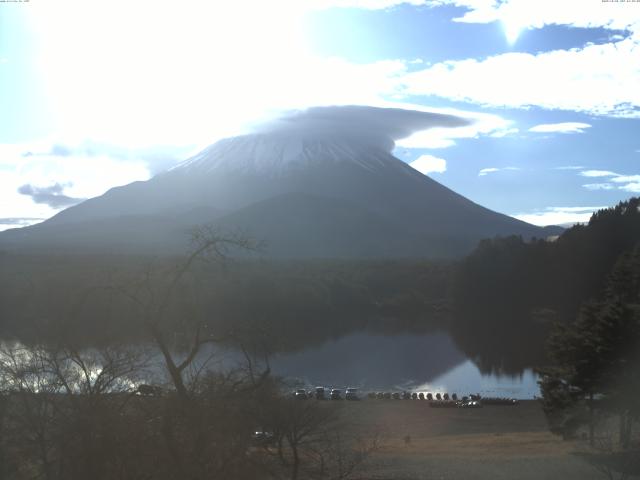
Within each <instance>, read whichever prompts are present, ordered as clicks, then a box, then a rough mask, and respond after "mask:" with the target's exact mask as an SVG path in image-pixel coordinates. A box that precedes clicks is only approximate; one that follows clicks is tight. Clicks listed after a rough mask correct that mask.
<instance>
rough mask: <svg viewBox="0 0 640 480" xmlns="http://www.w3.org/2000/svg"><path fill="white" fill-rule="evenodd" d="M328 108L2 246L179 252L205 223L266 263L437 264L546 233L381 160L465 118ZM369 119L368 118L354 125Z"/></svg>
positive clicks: (5, 238) (6, 238) (210, 152)
mask: <svg viewBox="0 0 640 480" xmlns="http://www.w3.org/2000/svg"><path fill="white" fill-rule="evenodd" d="M332 108H333V109H334V110H328V109H329V107H325V108H321V107H317V108H315V109H310V110H308V111H306V112H304V113H296V114H293V115H291V116H289V117H285V118H284V119H282V120H281V121H279V122H276V123H275V124H271V125H269V127H268V128H263V129H260V130H257V131H256V132H254V133H252V134H248V135H243V136H237V137H232V138H227V139H223V140H220V141H218V142H217V143H215V144H213V145H211V146H210V147H208V148H206V149H204V150H203V151H201V152H200V153H198V154H197V155H195V156H194V157H192V158H189V159H187V160H186V161H184V162H182V163H180V164H178V165H176V166H175V167H173V168H171V169H170V170H168V171H165V172H163V173H160V174H158V175H156V176H154V177H153V178H151V179H150V180H148V181H144V182H134V183H131V184H129V185H125V186H122V187H116V188H112V189H111V190H109V191H108V192H106V193H105V194H104V195H102V196H99V197H96V198H92V199H89V200H86V201H84V202H82V203H80V204H78V205H76V206H74V207H70V208H68V209H66V210H63V211H61V212H60V213H58V214H57V215H55V216H54V217H52V218H50V219H49V220H47V221H45V222H43V223H41V224H38V225H33V226H31V227H25V228H20V229H14V230H8V231H6V232H3V233H2V234H0V249H4V250H11V251H13V250H28V251H68V252H87V253H88V252H91V253H152V254H171V253H179V252H184V251H185V250H186V249H187V247H188V244H189V235H188V234H187V232H188V231H189V229H190V228H191V227H193V226H196V225H199V224H205V223H206V224H213V225H215V226H217V227H218V228H220V229H222V230H238V229H239V230H241V231H243V232H246V234H248V235H250V236H252V237H254V238H257V239H262V240H264V241H265V245H266V247H265V250H264V255H266V256H269V257H274V258H329V257H330V258H402V257H430V258H443V257H454V256H458V255H462V254H464V253H466V252H468V251H469V250H470V249H471V248H473V247H474V245H475V244H476V243H477V242H478V241H479V240H480V239H482V238H486V237H493V236H496V235H511V234H518V235H523V236H525V237H533V236H537V237H545V236H547V235H550V234H551V233H555V232H551V231H548V230H545V229H543V228H540V227H536V226H533V225H530V224H527V223H525V222H522V221H519V220H516V219H514V218H512V217H509V216H506V215H503V214H500V213H496V212H493V211H491V210H489V209H486V208H484V207H482V206H480V205H477V204H475V203H473V202H472V201H470V200H468V199H466V198H464V197H463V196H461V195H459V194H457V193H455V192H453V191H452V190H450V189H448V188H446V187H444V186H443V185H441V184H439V183H437V182H435V181H434V180H432V179H431V178H429V177H427V176H425V175H423V174H422V173H420V172H418V171H416V170H415V169H413V168H412V167H410V166H409V165H407V164H406V163H404V162H402V161H401V160H399V159H397V158H396V157H394V156H393V155H392V154H391V153H390V152H391V150H392V149H393V146H394V142H395V140H397V139H398V138H402V137H403V136H408V134H410V133H411V130H417V129H424V128H430V127H433V126H438V127H441V128H455V127H458V126H463V125H465V124H467V120H465V119H461V118H459V117H456V116H452V115H443V114H435V113H426V112H411V111H403V110H399V109H372V108H371V107H332ZM367 108H369V109H370V110H366V109H367ZM336 109H338V111H339V113H340V115H339V121H338V122H337V123H336V121H335V118H333V117H331V115H328V114H329V113H332V112H334V111H335V110H336ZM373 110H377V111H378V113H380V114H379V115H377V116H375V115H374V118H375V121H371V120H369V121H368V123H367V121H363V119H366V118H370V117H371V115H369V114H370V113H371V111H373ZM414 114H415V115H414ZM407 118H408V121H407ZM398 120H402V122H404V123H402V122H399V121H398ZM400 123H402V128H400V127H398V124H400ZM407 124H408V127H407ZM405 127H406V128H405ZM407 128H408V129H409V131H407Z"/></svg>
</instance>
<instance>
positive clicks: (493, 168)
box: [478, 167, 520, 177]
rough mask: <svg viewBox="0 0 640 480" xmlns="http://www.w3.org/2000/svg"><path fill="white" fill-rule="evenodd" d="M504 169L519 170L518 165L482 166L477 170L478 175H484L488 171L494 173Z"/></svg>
mask: <svg viewBox="0 0 640 480" xmlns="http://www.w3.org/2000/svg"><path fill="white" fill-rule="evenodd" d="M505 170H511V171H516V170H520V169H519V168H518V167H503V168H496V167H489V168H483V169H482V170H480V171H479V172H478V176H479V177H484V176H486V175H488V174H490V173H496V172H502V171H505Z"/></svg>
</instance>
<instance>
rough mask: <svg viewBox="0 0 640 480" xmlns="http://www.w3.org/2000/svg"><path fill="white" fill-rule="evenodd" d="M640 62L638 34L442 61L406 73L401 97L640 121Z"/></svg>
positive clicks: (639, 35)
mask: <svg viewBox="0 0 640 480" xmlns="http://www.w3.org/2000/svg"><path fill="white" fill-rule="evenodd" d="M634 8H635V7H634ZM625 10H629V9H628V8H627V9H625ZM637 10H638V11H640V8H639V9H637ZM638 58H640V33H639V34H638V38H637V39H635V38H627V39H625V40H623V41H621V42H617V43H608V44H602V45H587V46H585V47H584V48H575V49H570V50H553V51H549V52H541V53H536V54H531V53H524V52H510V53H505V54H500V55H495V56H491V57H488V58H485V59H465V60H455V61H453V60H452V61H445V62H440V63H437V64H434V65H431V66H429V67H428V68H425V69H422V70H417V71H412V72H407V73H406V74H404V75H403V76H402V78H401V80H402V83H403V85H404V88H403V90H402V92H403V93H404V94H406V95H434V96H438V97H442V98H446V99H450V100H454V101H460V102H470V103H474V104H479V105H482V106H487V107H493V108H528V107H531V106H537V107H540V108H544V109H548V110H568V111H574V112H581V113H587V114H590V115H598V116H603V115H604V116H614V117H628V118H636V117H640V89H639V88H637V85H638V84H640V68H638Z"/></svg>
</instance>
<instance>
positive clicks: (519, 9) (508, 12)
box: [431, 0, 640, 30]
mask: <svg viewBox="0 0 640 480" xmlns="http://www.w3.org/2000/svg"><path fill="white" fill-rule="evenodd" d="M431 4H432V5H433V6H438V5H456V6H459V7H464V8H466V9H467V10H468V11H467V12H465V14H464V15H463V16H462V17H458V18H456V19H454V20H455V21H458V22H465V23H492V22H501V23H502V24H503V25H504V26H505V30H507V29H520V30H523V29H534V28H535V29H539V28H543V27H545V26H547V25H566V26H571V27H581V28H599V27H601V28H606V29H610V30H627V29H634V28H636V27H637V25H638V24H639V23H640V11H639V9H637V8H635V7H636V6H635V5H631V6H629V5H624V6H622V8H621V6H620V5H616V4H615V3H614V2H603V1H602V0H562V1H561V2H558V1H557V0H536V1H535V2H531V1H530V0H501V1H496V0H433V1H432V3H431ZM629 7H631V8H629Z"/></svg>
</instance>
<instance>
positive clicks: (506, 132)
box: [489, 128, 520, 138]
mask: <svg viewBox="0 0 640 480" xmlns="http://www.w3.org/2000/svg"><path fill="white" fill-rule="evenodd" d="M519 131H520V130H519V129H518V128H506V129H504V130H496V131H495V132H493V133H491V134H489V136H490V137H493V138H503V137H508V136H510V135H515V134H516V133H518V132H519Z"/></svg>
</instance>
